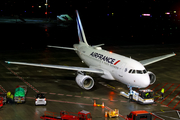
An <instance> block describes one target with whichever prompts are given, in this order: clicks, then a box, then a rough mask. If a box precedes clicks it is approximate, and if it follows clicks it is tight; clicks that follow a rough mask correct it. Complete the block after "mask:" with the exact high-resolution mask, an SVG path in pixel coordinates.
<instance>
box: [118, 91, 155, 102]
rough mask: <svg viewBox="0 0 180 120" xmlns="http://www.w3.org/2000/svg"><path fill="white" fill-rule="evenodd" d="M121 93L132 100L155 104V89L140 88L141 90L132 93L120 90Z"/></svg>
mask: <svg viewBox="0 0 180 120" xmlns="http://www.w3.org/2000/svg"><path fill="white" fill-rule="evenodd" d="M120 94H121V95H122V96H124V97H126V98H129V99H130V100H131V101H133V100H134V101H137V102H138V103H140V104H154V103H155V102H154V97H153V90H150V89H146V90H139V92H136V91H132V94H131V95H130V94H129V93H128V94H126V93H125V92H120Z"/></svg>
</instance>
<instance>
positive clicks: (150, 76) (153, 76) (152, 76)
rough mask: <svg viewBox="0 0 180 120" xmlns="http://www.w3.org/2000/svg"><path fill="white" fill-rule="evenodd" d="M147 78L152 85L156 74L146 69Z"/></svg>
mask: <svg viewBox="0 0 180 120" xmlns="http://www.w3.org/2000/svg"><path fill="white" fill-rule="evenodd" d="M148 74H149V78H150V85H152V84H153V83H154V82H155V81H156V75H155V74H154V73H152V72H150V71H148Z"/></svg>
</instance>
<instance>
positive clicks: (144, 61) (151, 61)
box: [139, 53, 176, 66]
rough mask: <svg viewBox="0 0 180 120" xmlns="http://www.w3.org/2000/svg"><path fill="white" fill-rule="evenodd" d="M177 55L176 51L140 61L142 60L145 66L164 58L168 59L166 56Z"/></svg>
mask: <svg viewBox="0 0 180 120" xmlns="http://www.w3.org/2000/svg"><path fill="white" fill-rule="evenodd" d="M175 55H176V54H175V53H171V54H167V55H162V56H159V57H154V58H150V59H146V60H142V61H139V62H140V63H141V64H143V65H144V66H146V65H149V64H152V63H155V62H158V61H160V60H163V59H166V58H169V57H172V56H175Z"/></svg>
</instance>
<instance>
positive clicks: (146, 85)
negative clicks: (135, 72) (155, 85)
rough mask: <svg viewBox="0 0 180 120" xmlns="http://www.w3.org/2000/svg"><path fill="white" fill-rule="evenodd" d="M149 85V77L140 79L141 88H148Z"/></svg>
mask: <svg viewBox="0 0 180 120" xmlns="http://www.w3.org/2000/svg"><path fill="white" fill-rule="evenodd" d="M149 85H150V79H149V76H144V77H143V79H142V85H141V86H142V87H144V88H145V87H148V86H149Z"/></svg>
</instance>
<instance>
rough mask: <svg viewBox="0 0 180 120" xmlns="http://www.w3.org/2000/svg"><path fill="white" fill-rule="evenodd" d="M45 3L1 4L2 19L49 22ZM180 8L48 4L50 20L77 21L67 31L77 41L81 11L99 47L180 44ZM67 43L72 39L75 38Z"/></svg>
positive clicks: (124, 0) (92, 1) (87, 1)
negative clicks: (59, 17) (65, 16)
mask: <svg viewBox="0 0 180 120" xmlns="http://www.w3.org/2000/svg"><path fill="white" fill-rule="evenodd" d="M45 2H46V0H1V1H0V10H1V11H0V16H1V17H6V16H14V15H19V16H21V17H22V18H45V17H46V15H45V11H46V6H45V5H44V4H45ZM179 6H180V2H179V1H178V0H137V1H136V0H120V1H117V0H116V1H115V0H103V1H102V2H100V1H97V0H48V6H47V8H48V18H49V17H50V18H56V16H57V15H60V14H68V15H69V16H71V17H72V18H73V19H74V21H73V24H72V25H71V26H70V28H69V30H63V31H64V32H69V34H72V33H71V31H75V32H74V33H73V34H76V36H73V38H74V37H77V33H76V32H77V29H76V22H75V18H76V14H75V10H78V11H79V14H80V18H81V21H82V24H83V27H84V30H85V34H86V37H87V38H88V40H89V39H94V41H95V44H96V42H97V41H99V42H100V43H101V41H106V43H108V44H109V45H117V44H118V45H120V44H129V42H130V43H131V44H168V43H173V44H174V43H177V42H178V43H180V41H177V40H178V39H179V33H180V8H179ZM143 14H146V16H143ZM71 28H72V29H71ZM55 29H59V28H55ZM53 35H54V34H53ZM58 35H59V33H57V36H58ZM16 36H18V35H16ZM50 36H51V34H50ZM53 39H54V38H53ZM55 39H57V37H56V38H55ZM67 39H72V36H71V37H69V36H68V37H67ZM112 40H113V41H112ZM51 41H52V42H54V41H53V40H51ZM99 42H98V43H99ZM56 43H58V42H56Z"/></svg>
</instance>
